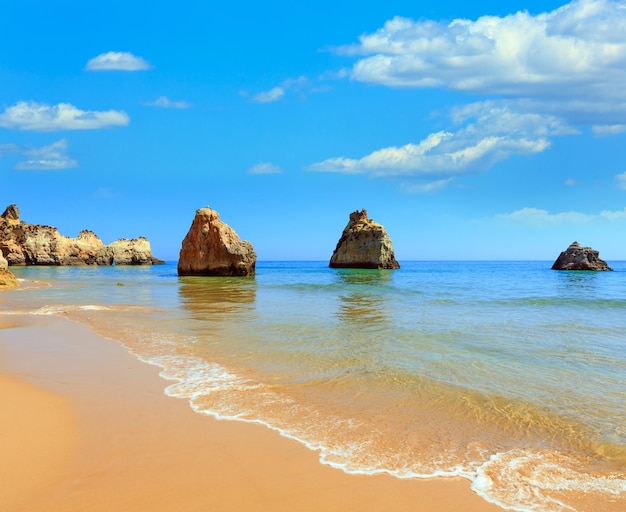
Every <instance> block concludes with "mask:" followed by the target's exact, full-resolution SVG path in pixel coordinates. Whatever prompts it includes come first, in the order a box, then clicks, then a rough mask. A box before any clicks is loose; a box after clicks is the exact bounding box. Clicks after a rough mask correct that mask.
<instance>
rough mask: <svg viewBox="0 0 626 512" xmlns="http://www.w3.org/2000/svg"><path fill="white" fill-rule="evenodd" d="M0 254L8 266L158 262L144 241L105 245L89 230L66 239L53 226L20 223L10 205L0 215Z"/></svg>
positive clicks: (120, 241)
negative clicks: (0, 253)
mask: <svg viewBox="0 0 626 512" xmlns="http://www.w3.org/2000/svg"><path fill="white" fill-rule="evenodd" d="M144 241H145V242H144ZM146 244H147V248H146ZM122 247H123V248H124V249H122ZM0 251H1V252H2V253H3V255H4V257H5V258H6V259H7V261H8V263H9V265H112V264H113V263H116V264H119V265H125V264H153V263H162V262H161V261H160V260H157V259H156V258H154V256H152V253H151V252H150V245H149V243H148V241H147V240H146V239H145V238H139V239H136V240H134V241H133V240H130V241H128V240H124V239H122V240H118V241H115V242H113V243H112V244H111V245H108V246H107V245H105V244H104V242H102V240H100V239H99V238H98V237H97V236H96V234H95V233H94V232H93V231H89V230H83V231H81V232H80V233H79V234H78V236H77V237H76V238H70V237H67V236H63V235H62V234H61V233H59V230H58V229H57V228H55V227H52V226H42V225H39V224H27V223H26V222H23V221H21V220H20V212H19V209H18V208H17V206H16V205H14V204H13V205H11V206H9V207H8V208H7V209H6V210H5V211H4V213H3V214H2V215H1V216H0ZM148 253H149V254H148ZM118 258H119V261H118Z"/></svg>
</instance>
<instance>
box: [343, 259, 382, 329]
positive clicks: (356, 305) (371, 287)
mask: <svg viewBox="0 0 626 512" xmlns="http://www.w3.org/2000/svg"><path fill="white" fill-rule="evenodd" d="M337 275H338V277H339V279H340V281H341V283H342V284H345V285H346V293H342V294H341V296H340V298H341V305H340V307H339V311H338V316H339V318H340V319H341V320H343V321H346V322H353V323H358V324H362V325H367V324H379V323H382V322H388V320H389V318H388V316H389V315H388V312H387V296H386V294H385V293H384V291H382V290H381V289H382V288H384V287H385V286H386V285H388V284H390V283H391V280H392V278H393V275H392V272H391V271H389V270H364V269H345V270H340V271H339V272H337Z"/></svg>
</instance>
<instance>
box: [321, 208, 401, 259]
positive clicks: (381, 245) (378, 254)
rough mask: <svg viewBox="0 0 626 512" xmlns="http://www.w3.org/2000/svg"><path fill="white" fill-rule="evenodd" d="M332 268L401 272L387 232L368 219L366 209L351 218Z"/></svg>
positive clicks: (337, 248)
mask: <svg viewBox="0 0 626 512" xmlns="http://www.w3.org/2000/svg"><path fill="white" fill-rule="evenodd" d="M329 266H330V267H331V268H378V269H396V268H400V264H399V263H398V262H397V261H396V258H395V256H394V252H393V247H392V244H391V238H389V235H388V234H387V230H386V229H385V228H384V227H383V226H381V225H380V224H378V223H377V222H374V221H373V220H371V219H369V218H368V217H367V211H366V210H365V209H363V210H361V211H358V210H357V211H355V212H352V213H351V214H350V220H349V222H348V225H347V226H346V227H345V229H344V230H343V233H342V235H341V238H340V239H339V242H337V247H336V248H335V251H334V252H333V255H332V256H331V258H330V264H329Z"/></svg>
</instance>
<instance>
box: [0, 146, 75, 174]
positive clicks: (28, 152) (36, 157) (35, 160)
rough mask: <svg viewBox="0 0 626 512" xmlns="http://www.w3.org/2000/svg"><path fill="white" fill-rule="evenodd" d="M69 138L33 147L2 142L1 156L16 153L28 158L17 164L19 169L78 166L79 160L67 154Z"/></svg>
mask: <svg viewBox="0 0 626 512" xmlns="http://www.w3.org/2000/svg"><path fill="white" fill-rule="evenodd" d="M66 152H67V140H66V139H61V140H58V141H57V142H53V143H52V144H49V145H48V146H43V147H41V148H32V147H28V146H19V145H17V144H0V158H2V157H3V156H5V155H8V154H15V155H18V156H19V157H21V158H26V160H22V161H20V162H18V163H17V164H16V165H15V167H14V168H15V169H18V170H27V171H31V170H62V169H70V168H72V167H78V162H77V161H76V160H74V159H72V158H70V157H69V156H68V155H67V153H66Z"/></svg>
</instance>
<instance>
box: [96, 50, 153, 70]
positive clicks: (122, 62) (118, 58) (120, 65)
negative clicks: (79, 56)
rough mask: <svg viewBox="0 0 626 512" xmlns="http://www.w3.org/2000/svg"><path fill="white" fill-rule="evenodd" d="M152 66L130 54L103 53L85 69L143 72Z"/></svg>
mask: <svg viewBox="0 0 626 512" xmlns="http://www.w3.org/2000/svg"><path fill="white" fill-rule="evenodd" d="M151 67H152V66H150V64H148V62H146V61H145V60H144V59H142V58H141V57H136V56H135V55H133V54H132V53H128V52H107V53H101V54H100V55H98V56H97V57H94V58H93V59H91V60H90V61H89V62H87V66H85V69H88V70H90V71H114V70H115V71H143V70H146V69H150V68H151Z"/></svg>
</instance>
